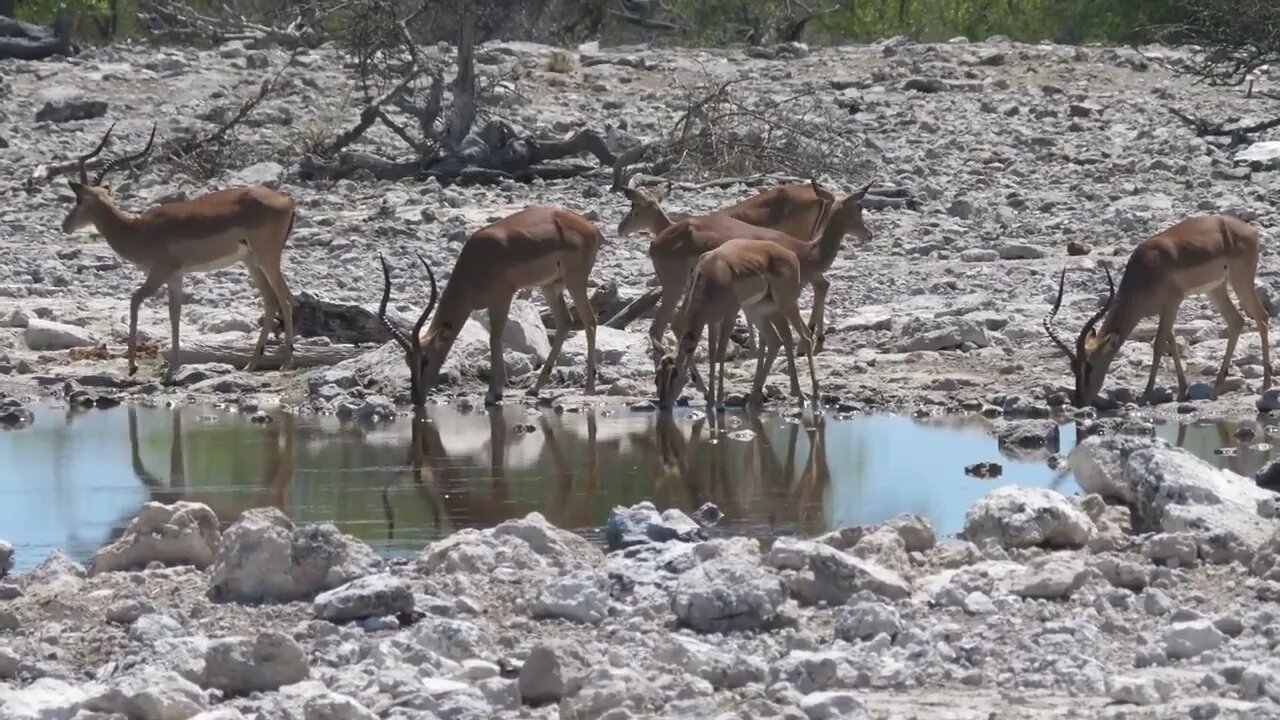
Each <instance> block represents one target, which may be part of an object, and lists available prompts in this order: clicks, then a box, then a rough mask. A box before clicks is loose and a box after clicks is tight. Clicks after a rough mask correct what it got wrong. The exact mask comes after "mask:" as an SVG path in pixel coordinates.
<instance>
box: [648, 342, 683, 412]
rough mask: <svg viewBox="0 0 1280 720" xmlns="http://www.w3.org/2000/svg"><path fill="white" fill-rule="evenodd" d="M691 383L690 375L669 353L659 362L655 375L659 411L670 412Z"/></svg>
mask: <svg viewBox="0 0 1280 720" xmlns="http://www.w3.org/2000/svg"><path fill="white" fill-rule="evenodd" d="M688 381H689V374H688V373H687V372H685V370H684V368H683V367H681V366H680V365H679V364H678V363H677V362H676V356H675V355H673V354H671V353H667V354H666V355H663V356H662V359H661V360H659V361H658V371H657V372H656V373H654V384H655V385H656V386H657V390H658V409H659V410H670V409H671V406H672V405H674V404H675V402H676V398H679V397H680V391H681V390H684V386H685V383H687V382H688Z"/></svg>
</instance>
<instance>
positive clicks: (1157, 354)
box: [1143, 305, 1187, 398]
mask: <svg viewBox="0 0 1280 720" xmlns="http://www.w3.org/2000/svg"><path fill="white" fill-rule="evenodd" d="M1177 314H1178V306H1177V305H1171V306H1166V307H1165V308H1164V309H1163V310H1161V311H1160V325H1159V327H1157V328H1156V336H1155V338H1154V339H1153V340H1152V341H1151V373H1150V374H1149V375H1147V389H1146V390H1145V391H1144V392H1143V395H1151V393H1152V391H1154V390H1155V389H1156V375H1157V374H1158V373H1159V372H1160V360H1161V358H1162V357H1164V353H1163V351H1162V348H1161V346H1162V345H1163V344H1164V339H1165V338H1166V337H1173V319H1174V317H1176V316H1177ZM1186 389H1187V388H1186V386H1184V385H1180V386H1179V387H1178V397H1179V398H1181V397H1182V396H1183V393H1185V392H1186Z"/></svg>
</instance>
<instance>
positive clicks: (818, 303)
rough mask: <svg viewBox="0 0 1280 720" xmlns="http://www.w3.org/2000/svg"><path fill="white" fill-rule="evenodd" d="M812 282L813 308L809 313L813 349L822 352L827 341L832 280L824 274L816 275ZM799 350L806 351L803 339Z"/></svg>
mask: <svg viewBox="0 0 1280 720" xmlns="http://www.w3.org/2000/svg"><path fill="white" fill-rule="evenodd" d="M812 282H813V310H812V311H810V313H809V335H810V336H811V337H812V339H813V343H814V345H813V347H814V350H813V351H814V352H815V353H820V352H822V346H823V345H824V344H826V341H827V292H828V291H829V290H830V289H831V282H830V281H829V280H827V278H826V276H823V275H817V276H814V278H813V281H812ZM798 352H800V353H802V354H803V353H804V352H805V346H804V341H803V340H802V341H801V346H800V349H799V350H798Z"/></svg>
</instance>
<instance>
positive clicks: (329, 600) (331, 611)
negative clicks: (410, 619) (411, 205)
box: [312, 573, 414, 622]
mask: <svg viewBox="0 0 1280 720" xmlns="http://www.w3.org/2000/svg"><path fill="white" fill-rule="evenodd" d="M413 605H414V602H413V589H412V588H410V587H409V583H408V582H407V581H405V580H403V579H401V578H397V577H392V576H391V575H388V574H386V573H378V574H377V575H366V576H365V577H362V578H357V579H355V580H352V581H351V582H349V583H347V584H346V585H343V586H341V587H336V588H334V589H332V590H326V591H325V592H322V593H320V594H319V595H317V596H316V599H315V602H314V603H312V607H313V608H314V609H315V613H316V617H318V618H320V619H322V620H329V621H331V622H344V621H347V620H359V619H362V618H367V617H381V616H383V615H398V614H400V613H408V612H413Z"/></svg>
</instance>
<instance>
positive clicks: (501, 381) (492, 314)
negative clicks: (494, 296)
mask: <svg viewBox="0 0 1280 720" xmlns="http://www.w3.org/2000/svg"><path fill="white" fill-rule="evenodd" d="M560 302H561V304H562V305H563V303H564V300H563V298H562V299H561V301H560ZM510 313H511V298H510V297H508V298H507V299H506V300H503V301H501V302H498V303H496V304H494V305H490V306H489V392H488V393H487V394H486V395H485V396H484V404H485V405H497V404H498V403H500V402H502V391H503V389H504V388H506V386H507V363H506V360H505V359H503V357H502V333H503V332H504V331H505V330H506V329H507V315H509V314H510Z"/></svg>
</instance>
